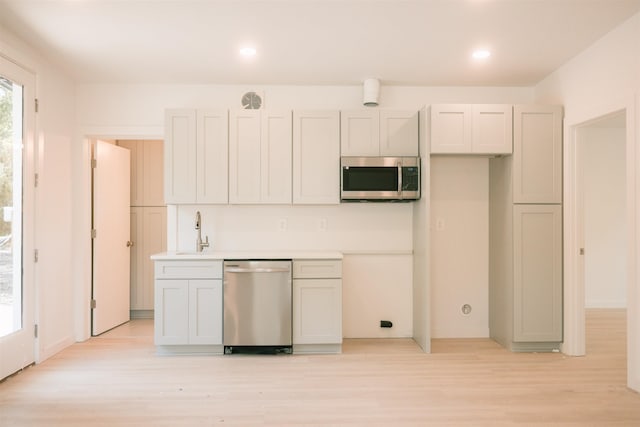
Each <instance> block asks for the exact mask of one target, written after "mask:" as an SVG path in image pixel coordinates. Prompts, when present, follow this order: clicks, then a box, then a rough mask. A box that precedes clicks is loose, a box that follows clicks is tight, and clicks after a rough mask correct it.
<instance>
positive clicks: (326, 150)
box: [293, 111, 340, 204]
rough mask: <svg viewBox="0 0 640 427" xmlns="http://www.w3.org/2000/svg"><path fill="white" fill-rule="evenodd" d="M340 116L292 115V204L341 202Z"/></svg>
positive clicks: (321, 113) (332, 113) (318, 113)
mask: <svg viewBox="0 0 640 427" xmlns="http://www.w3.org/2000/svg"><path fill="white" fill-rule="evenodd" d="M339 123H340V116H339V113H338V112H337V111H294V113H293V203H297V204H338V203H340V124H339Z"/></svg>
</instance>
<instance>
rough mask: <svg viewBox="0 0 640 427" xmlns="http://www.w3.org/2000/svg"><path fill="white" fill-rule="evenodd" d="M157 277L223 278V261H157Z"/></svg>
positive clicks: (155, 268)
mask: <svg viewBox="0 0 640 427" xmlns="http://www.w3.org/2000/svg"><path fill="white" fill-rule="evenodd" d="M154 271H155V278H156V279H222V261H210V260H207V261H156V263H155V266H154Z"/></svg>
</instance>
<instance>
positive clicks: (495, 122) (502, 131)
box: [471, 104, 513, 154]
mask: <svg viewBox="0 0 640 427" xmlns="http://www.w3.org/2000/svg"><path fill="white" fill-rule="evenodd" d="M471 123H472V138H471V139H472V151H473V153H475V154H511V152H512V151H513V107H512V106H511V105H503V104H477V105H473V107H472V119H471Z"/></svg>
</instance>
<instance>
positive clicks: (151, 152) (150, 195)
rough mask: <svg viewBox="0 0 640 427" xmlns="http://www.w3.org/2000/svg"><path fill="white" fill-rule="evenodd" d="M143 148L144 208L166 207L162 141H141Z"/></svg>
mask: <svg viewBox="0 0 640 427" xmlns="http://www.w3.org/2000/svg"><path fill="white" fill-rule="evenodd" d="M140 144H141V146H142V162H141V163H142V206H164V199H163V196H162V195H163V189H162V182H163V171H164V168H163V165H164V147H163V143H162V141H159V140H145V141H140Z"/></svg>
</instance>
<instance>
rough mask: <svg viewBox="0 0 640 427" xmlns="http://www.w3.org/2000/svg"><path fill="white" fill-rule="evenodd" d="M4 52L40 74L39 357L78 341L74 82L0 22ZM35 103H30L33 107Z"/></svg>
mask: <svg viewBox="0 0 640 427" xmlns="http://www.w3.org/2000/svg"><path fill="white" fill-rule="evenodd" d="M0 55H2V56H4V57H6V58H8V59H9V60H11V61H13V62H16V63H18V64H19V65H21V66H22V67H23V68H26V69H29V70H30V71H32V72H34V73H35V75H36V98H38V100H39V105H40V110H39V113H38V114H37V115H36V138H37V141H36V143H37V156H38V158H37V166H36V169H37V173H38V174H39V185H38V188H37V190H36V210H37V212H36V224H35V234H36V248H37V249H38V251H39V261H38V263H37V264H36V322H37V323H38V325H39V328H38V329H39V337H38V340H37V345H38V349H37V355H36V361H42V360H44V359H46V358H48V357H50V356H51V355H53V354H55V353H56V352H58V351H59V350H61V349H62V348H64V347H66V346H68V345H70V344H72V343H73V342H75V331H74V320H75V319H74V308H75V307H76V305H75V302H76V301H75V297H74V287H73V271H72V260H73V246H72V245H73V241H72V238H71V236H72V234H73V233H72V224H73V210H72V198H73V194H72V189H71V169H72V168H71V153H72V151H73V150H74V146H73V135H74V125H75V123H74V118H75V115H74V99H75V87H74V85H73V82H72V81H71V80H70V79H68V78H67V77H66V76H65V75H63V74H62V73H60V72H59V71H58V70H57V69H55V68H54V67H52V66H50V65H49V64H48V63H47V62H46V61H45V60H44V59H43V57H42V56H41V55H40V54H39V53H38V52H36V51H35V50H33V49H32V48H30V47H29V46H27V45H26V44H24V43H23V42H21V41H20V40H18V39H17V38H15V37H14V36H13V35H12V34H11V33H9V32H7V31H5V30H4V29H3V28H1V27H0ZM28 107H29V108H31V106H28Z"/></svg>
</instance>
